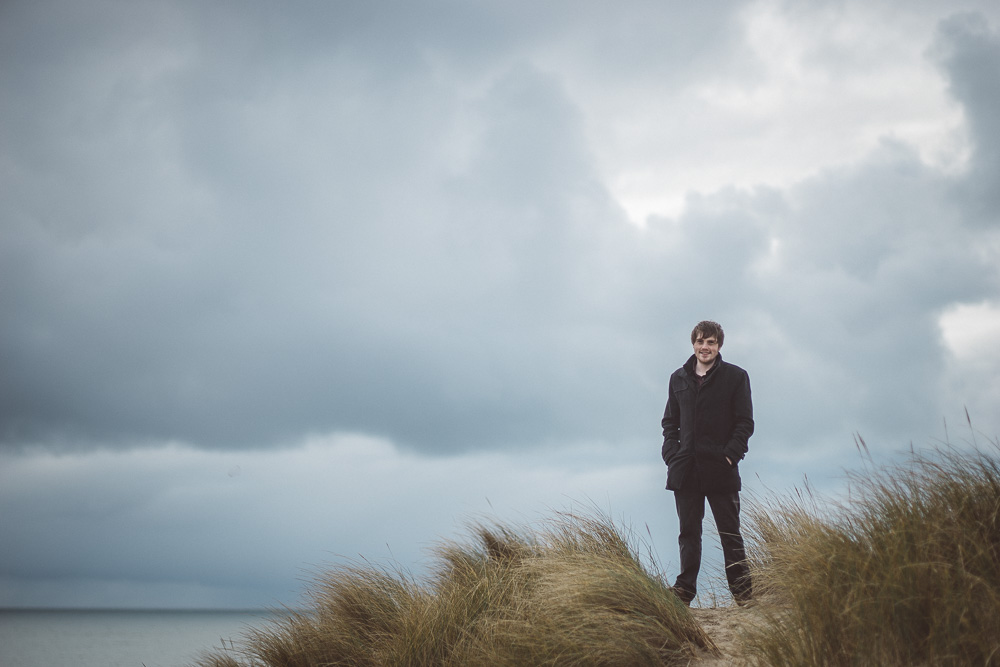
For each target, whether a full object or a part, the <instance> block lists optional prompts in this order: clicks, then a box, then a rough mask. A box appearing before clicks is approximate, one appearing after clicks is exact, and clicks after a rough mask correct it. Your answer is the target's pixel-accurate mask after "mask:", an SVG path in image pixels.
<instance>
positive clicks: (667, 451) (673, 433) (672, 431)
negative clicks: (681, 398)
mask: <svg viewBox="0 0 1000 667" xmlns="http://www.w3.org/2000/svg"><path fill="white" fill-rule="evenodd" d="M680 417H681V415H680V406H679V405H678V404H677V398H676V396H674V379H673V378H670V389H669V390H668V392H667V407H666V408H665V409H664V411H663V419H662V420H661V421H660V425H661V426H662V427H663V447H662V449H661V450H660V455H661V456H662V457H663V462H664V463H666V464H667V465H670V461H671V459H673V457H674V456H675V455H676V454H677V451H678V450H679V449H680V447H681V442H680V433H681V428H680V427H681V420H680Z"/></svg>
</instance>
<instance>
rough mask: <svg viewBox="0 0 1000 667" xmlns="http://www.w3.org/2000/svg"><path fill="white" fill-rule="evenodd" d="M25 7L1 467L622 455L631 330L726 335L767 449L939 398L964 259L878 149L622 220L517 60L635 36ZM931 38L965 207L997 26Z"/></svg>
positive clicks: (977, 160) (555, 110)
mask: <svg viewBox="0 0 1000 667" xmlns="http://www.w3.org/2000/svg"><path fill="white" fill-rule="evenodd" d="M54 7H55V6H47V5H40V6H39V8H35V9H29V8H28V6H25V5H15V6H13V7H12V8H9V9H7V10H5V11H7V12H9V13H10V14H12V15H14V16H15V18H19V19H20V21H21V22H22V25H23V24H24V22H27V23H31V24H32V25H33V26H34V30H36V31H40V32H41V35H42V37H41V41H42V42H45V43H49V42H51V48H50V49H45V50H43V51H40V52H39V51H38V47H37V46H36V44H37V40H29V39H28V38H27V37H25V36H19V35H18V34H14V31H13V29H12V28H7V31H6V39H5V42H6V43H8V44H10V45H12V46H10V47H8V51H7V54H8V55H7V56H6V58H7V59H8V61H9V62H15V63H16V64H17V66H16V67H10V68H4V71H5V74H3V78H2V81H3V86H4V88H5V89H6V90H9V91H12V93H13V94H11V95H4V102H2V104H3V106H2V109H3V114H4V117H5V121H9V122H5V123H4V124H3V126H4V129H3V130H2V131H3V139H4V145H5V146H7V148H6V149H5V157H4V165H5V168H4V172H3V173H4V176H3V178H4V181H5V185H6V187H5V190H6V191H7V192H10V193H12V194H11V195H10V196H8V197H5V198H4V202H3V204H2V207H3V208H2V210H0V213H2V216H3V220H4V236H3V244H2V248H0V253H2V257H0V259H2V268H0V272H2V273H0V280H2V282H3V285H4V288H3V293H2V308H3V321H2V324H0V327H2V332H0V334H2V335H0V338H2V342H0V361H2V364H3V368H4V372H3V374H2V375H3V377H2V379H0V415H2V416H0V436H2V438H3V441H4V442H5V443H7V444H8V445H10V444H15V445H16V444H27V443H32V442H48V443H54V444H58V443H67V446H68V445H69V444H70V443H72V444H74V446H75V445H76V444H79V443H84V442H91V443H93V444H95V445H96V444H98V443H104V444H109V443H122V444H126V443H127V444H135V443H141V442H144V441H163V440H171V439H177V440H183V441H188V442H191V443H194V444H196V445H198V446H204V447H219V446H221V447H239V446H260V445H268V444H272V443H275V442H286V443H287V442H293V441H295V440H296V439H298V438H300V437H301V436H302V435H303V434H305V433H310V432H323V431H330V430H337V429H340V430H354V431H361V432H367V433H373V434H379V435H383V436H386V437H390V438H392V439H393V440H394V441H397V442H400V443H404V444H409V445H413V446H417V447H420V448H422V449H425V450H428V451H440V450H455V449H462V448H477V447H482V446H508V445H527V444H533V443H538V442H552V441H559V442H569V441H573V440H575V439H580V438H586V439H593V440H607V441H613V440H615V439H618V438H646V437H655V431H656V427H655V421H656V420H655V418H654V419H652V420H651V419H650V416H649V415H650V414H653V415H655V414H656V413H657V412H658V411H659V410H660V409H662V405H661V404H660V403H661V402H662V394H663V386H662V383H663V381H664V378H665V377H666V375H667V374H668V371H669V368H667V367H664V364H666V365H670V364H674V363H675V362H679V361H681V360H682V359H677V360H674V359H673V358H671V359H670V360H669V361H664V357H665V355H664V352H663V347H664V341H667V340H675V341H678V347H680V348H681V349H682V350H683V348H684V341H685V339H686V336H687V332H688V330H689V329H690V326H691V323H692V322H694V321H697V320H698V319H701V318H702V317H705V316H711V317H714V318H716V319H719V320H722V321H725V322H727V323H728V325H729V326H730V329H731V330H732V331H740V332H741V333H742V335H744V336H746V340H747V343H746V344H745V345H744V346H743V347H742V348H740V347H738V343H736V342H735V341H737V340H738V338H733V339H732V340H733V341H734V342H733V343H731V347H730V348H729V349H730V350H733V351H734V352H735V353H737V354H743V355H745V357H746V359H745V363H746V364H747V365H756V366H760V367H763V369H764V370H763V371H762V372H761V373H760V381H761V382H762V383H763V386H764V387H765V388H766V389H768V392H766V393H765V394H764V395H765V396H767V395H770V396H775V395H776V394H777V395H780V393H781V392H780V388H781V387H782V385H783V382H782V380H781V379H780V378H781V377H786V376H794V377H803V382H804V383H805V385H806V387H807V390H806V391H804V392H796V393H797V395H798V396H797V400H799V401H800V405H799V406H798V409H797V410H796V411H795V412H796V414H801V415H809V416H810V417H808V418H807V417H805V416H803V417H801V418H799V419H789V420H787V423H788V424H795V423H800V426H798V427H795V428H792V426H789V427H788V428H789V429H790V430H789V432H788V434H787V435H783V436H781V435H779V434H777V433H776V434H775V436H776V438H777V439H779V440H787V441H792V440H795V439H797V438H799V437H802V436H804V435H805V431H806V427H805V424H806V422H807V421H810V420H813V421H819V422H821V423H824V424H827V426H828V427H829V428H830V429H832V431H834V432H838V431H840V430H847V431H849V430H852V429H855V428H861V427H871V428H875V427H876V425H877V424H879V423H883V422H885V423H889V421H891V423H892V424H893V425H894V427H901V426H903V425H904V424H905V422H906V420H907V419H910V418H912V417H914V416H915V415H922V414H934V413H935V412H937V411H940V409H941V405H940V401H941V397H940V396H938V395H937V394H936V393H935V391H936V390H935V388H934V387H935V378H936V376H937V374H938V373H939V371H940V365H941V363H942V362H941V344H940V341H939V332H938V330H937V317H938V316H939V315H940V313H941V311H942V309H943V308H944V307H945V306H946V305H948V304H950V303H952V302H956V301H976V300H981V299H983V298H986V297H988V296H989V295H990V294H991V292H990V290H991V289H992V288H994V287H995V269H993V268H991V267H992V265H991V263H990V262H989V259H990V258H989V257H981V258H979V259H975V258H973V259H972V260H971V261H970V260H969V258H968V257H967V256H966V254H965V253H964V251H963V248H966V247H968V245H969V244H970V243H975V235H974V232H973V231H970V229H969V228H968V227H967V226H966V225H965V224H964V223H963V221H962V220H961V209H960V207H955V206H954V205H952V204H949V203H948V200H947V197H946V196H945V192H946V190H947V188H948V184H949V183H950V182H951V181H949V180H948V179H947V178H945V177H944V176H942V175H941V174H939V173H937V172H935V171H934V170H932V169H930V168H929V167H926V166H924V165H923V164H922V163H921V162H920V160H919V159H918V157H917V156H916V154H915V153H914V152H913V151H911V150H910V149H909V148H908V147H906V146H905V145H901V144H899V143H898V142H897V143H893V142H891V141H888V142H887V143H886V144H885V146H884V147H883V148H882V149H881V150H880V151H879V152H877V153H876V154H874V155H872V156H871V157H870V158H869V159H868V160H867V161H865V162H863V163H860V164H857V165H853V166H849V167H842V168H840V169H839V170H832V171H829V172H825V173H822V174H820V175H817V176H815V177H814V178H812V179H809V180H808V181H805V182H803V183H801V184H800V185H798V186H796V187H794V188H790V189H787V190H778V189H773V188H772V189H760V190H753V191H737V190H733V189H725V190H722V191H719V192H716V193H706V194H700V195H695V194H692V195H691V196H690V197H689V200H688V207H687V209H686V211H685V213H684V214H683V215H682V216H680V217H679V218H677V219H671V220H666V219H663V220H659V221H655V220H654V221H653V222H652V223H651V225H650V227H649V228H647V229H644V230H640V229H636V228H634V227H633V226H631V225H630V224H628V223H627V221H626V219H625V216H624V214H623V212H622V211H621V210H620V208H619V207H618V205H617V203H616V202H615V201H614V200H613V198H612V197H611V196H610V195H609V193H608V191H607V190H606V188H605V186H604V185H603V183H602V180H601V178H600V176H599V174H598V173H597V170H596V168H595V166H594V164H595V160H594V158H593V156H592V155H590V154H589V152H588V149H587V136H586V132H585V129H584V127H583V122H582V118H581V116H580V111H579V107H578V103H577V102H576V101H575V100H574V99H573V98H572V96H571V95H570V93H569V92H568V90H567V89H566V87H565V86H564V84H563V81H562V79H561V78H560V76H559V74H558V73H556V72H551V71H547V70H545V69H543V68H541V67H539V66H538V65H537V64H535V63H534V62H532V59H531V57H530V54H531V53H532V51H531V48H539V49H541V47H540V46H538V43H540V41H541V40H540V38H539V35H541V34H543V33H544V31H545V30H549V31H555V35H556V37H555V40H556V41H561V42H562V43H569V44H574V45H577V48H578V49H579V52H580V53H582V54H583V55H582V56H581V59H582V61H583V62H589V61H591V60H593V61H594V62H596V61H597V60H599V59H600V58H599V56H600V54H602V53H605V52H607V51H609V50H610V51H613V53H614V55H613V56H611V58H612V60H614V59H615V58H618V59H624V60H625V61H629V62H633V61H635V62H637V61H638V60H639V59H640V58H639V53H640V52H643V53H645V52H647V50H648V51H649V52H650V53H652V54H659V56H651V58H650V62H651V63H652V64H651V67H652V69H653V70H656V67H657V65H656V62H658V61H657V59H656V58H657V57H662V58H663V62H664V63H675V62H676V60H675V58H676V53H675V51H676V49H677V48H678V47H677V44H676V43H675V42H673V41H671V40H669V39H665V40H664V41H663V50H662V51H657V48H658V43H657V41H656V39H655V34H656V31H655V30H654V29H652V28H648V29H647V30H646V31H644V30H642V29H641V28H639V27H638V26H639V24H640V23H642V22H641V21H638V19H636V18H635V16H647V14H643V13H637V14H634V15H628V16H629V17H630V18H628V19H627V20H626V19H625V18H623V17H624V16H625V15H618V14H614V15H613V16H609V17H608V22H609V24H610V25H617V26H618V28H619V29H620V33H618V34H620V37H618V38H617V40H618V41H614V43H615V44H617V43H622V44H628V45H631V46H630V47H629V48H631V49H634V51H630V50H629V49H628V48H627V49H625V50H623V51H615V50H613V49H610V47H608V45H607V40H609V39H611V40H615V38H614V37H613V35H615V34H616V33H615V32H614V31H612V32H611V33H604V32H600V31H598V32H593V31H591V32H587V31H586V30H584V29H583V27H582V26H583V25H584V24H585V23H586V21H583V20H582V19H579V21H578V22H576V21H573V20H570V21H569V22H568V23H567V27H565V28H554V27H553V26H556V25H559V23H560V22H559V18H560V16H561V14H560V13H559V12H557V11H556V10H555V9H552V8H551V7H546V8H544V9H539V10H538V12H540V15H539V16H538V18H539V23H537V24H536V23H532V22H528V23H527V24H524V25H522V22H520V21H517V20H515V19H516V18H517V15H516V12H515V11H514V10H500V9H495V8H494V9H493V10H489V11H487V10H485V9H482V8H480V9H476V8H475V7H470V8H458V7H452V6H450V5H435V4H431V5H426V6H422V8H421V9H419V10H418V9H415V8H413V7H399V8H392V11H390V8H389V7H388V5H384V4H378V3H374V4H364V5H362V4H360V3H359V4H357V5H354V4H346V5H345V4H336V5H316V6H313V8H312V10H311V11H308V12H304V13H300V14H295V15H291V14H289V15H286V14H284V13H281V12H274V11H273V10H271V9H268V8H267V6H266V5H253V6H250V7H249V8H248V10H247V11H245V12H244V11H240V12H234V11H231V8H228V7H227V6H226V5H214V6H212V7H208V8H203V9H202V8H200V5H199V6H198V7H199V8H196V7H195V6H194V5H184V4H178V5H160V4H154V5H143V4H138V5H134V6H130V8H129V9H128V10H123V11H120V12H119V11H110V12H106V13H109V15H110V21H108V22H103V21H97V20H93V19H91V20H85V19H86V18H87V17H84V16H81V15H79V14H73V13H69V14H61V13H60V12H56V11H54V9H53V8H54ZM463 7H464V5H463ZM47 8H48V9H47ZM564 9H565V8H564ZM647 9H648V8H647ZM196 10H197V13H195V12H196ZM590 11H591V12H596V14H597V15H601V14H602V12H603V11H604V10H600V9H594V8H591V10H590ZM649 11H652V12H654V13H652V14H648V17H650V18H654V17H655V18H660V19H662V18H664V17H663V16H662V15H659V14H656V13H655V12H656V11H660V10H654V9H649ZM47 13H48V14H52V15H51V16H49V15H47ZM19 14H20V15H22V16H19V17H18V16H17V15H19ZM710 15H711V14H710V13H705V12H702V11H700V10H699V11H697V12H694V13H692V14H691V16H690V17H689V18H690V19H691V21H692V22H693V23H692V25H698V26H701V27H702V29H703V31H704V34H706V35H709V36H710V39H709V41H710V42H712V39H717V40H719V41H716V42H713V46H714V47H716V48H715V49H714V50H713V49H709V48H708V47H705V50H704V54H707V53H709V52H713V53H718V52H720V51H722V52H724V51H725V49H726V48H727V47H726V46H725V45H727V43H728V42H727V41H726V40H729V39H731V38H732V34H731V30H732V25H733V24H732V22H731V20H728V21H726V20H724V21H719V22H717V23H713V22H712V21H711V20H709V17H710ZM587 16H590V19H589V20H592V19H593V16H592V15H591V14H589V13H588V14H587ZM652 23H655V21H652ZM663 23H665V24H669V25H668V27H667V28H665V30H666V32H667V33H668V34H669V33H671V32H672V31H674V30H677V29H679V28H675V27H674V26H675V23H671V22H668V21H663ZM8 25H9V24H8ZM470 26H471V27H470ZM525 26H527V27H525ZM713 26H714V27H713ZM632 28H635V30H637V31H638V32H637V33H635V32H632ZM471 34H475V35H477V37H476V38H475V39H473V38H471V37H470V35H471ZM608 34H610V35H612V36H611V37H609V36H607V35H608ZM634 34H638V35H639V36H640V39H639V41H638V42H634V41H633V40H631V39H629V37H630V36H632V35H634ZM35 35H36V36H37V33H35ZM62 35H68V36H69V39H60V36H62ZM596 35H603V36H601V37H597V36H596ZM550 38H551V37H550ZM940 42H941V44H939V45H938V48H939V49H941V50H942V51H943V52H944V53H945V54H946V55H945V56H942V58H943V62H944V63H945V72H946V73H947V75H948V77H949V80H950V81H951V82H952V87H953V91H954V93H955V95H956V96H957V98H958V100H959V101H960V102H961V103H963V105H964V106H965V108H966V110H967V114H968V117H969V118H970V119H971V120H972V131H973V138H974V139H975V141H976V144H975V152H974V157H973V160H972V163H971V170H970V172H969V174H968V176H967V177H966V181H965V182H966V183H968V184H969V187H970V188H973V189H974V190H976V192H978V193H979V195H978V196H980V197H981V198H982V199H981V200H982V201H983V202H988V200H987V199H986V197H988V196H991V195H990V193H991V192H992V190H990V189H989V188H986V187H985V185H984V184H985V183H988V182H989V179H990V178H991V176H990V174H991V173H993V172H992V171H991V170H993V171H995V167H996V165H995V164H994V162H996V160H995V159H994V158H995V155H994V154H995V153H996V151H995V150H994V147H993V144H994V143H995V139H992V138H991V137H992V136H993V134H995V133H990V132H989V131H988V130H989V127H990V126H991V125H990V123H993V122H994V121H992V120H990V119H992V118H995V117H997V114H996V113H995V107H996V97H995V96H991V95H990V94H988V93H983V92H982V88H983V87H982V86H979V85H976V82H977V81H987V80H988V76H987V74H988V72H990V71H992V70H991V69H990V68H991V67H995V63H994V62H993V61H994V60H995V59H996V58H995V53H996V42H997V40H996V36H995V34H994V33H992V32H990V31H989V29H988V28H987V27H984V25H983V22H982V21H981V20H979V19H974V18H969V17H964V18H954V19H951V20H949V21H948V22H946V23H945V24H943V27H942V30H941V37H940ZM636 44H640V45H641V44H644V45H645V46H644V47H642V48H640V47H638V46H636ZM579 45H583V46H579ZM720 45H721V46H722V47H723V48H720ZM529 47H531V48H529ZM732 48H736V47H732ZM692 51H697V50H696V49H692ZM526 54H529V55H526ZM704 54H702V55H704ZM693 55H694V56H695V60H696V61H697V60H698V55H699V54H697V53H694V54H693ZM36 56H37V57H36ZM704 57H706V58H707V57H708V56H704ZM557 60H558V59H555V60H552V62H556V61H557ZM664 66H665V67H666V65H664ZM608 67H611V66H610V65H608ZM616 67H617V66H616ZM626 69H627V68H626ZM664 74H665V75H666V73H665V72H664ZM597 76H598V77H599V76H600V73H599V72H598V74H597ZM628 76H631V75H626V77H628ZM677 76H683V75H680V74H678V75H677ZM687 76H690V74H687ZM667 80H669V77H668V79H667ZM675 80H677V79H675ZM706 140H707V139H706ZM977 184H978V185H977ZM976 188H978V189H976ZM755 328H757V329H758V331H760V330H763V331H767V332H769V333H770V335H771V338H768V337H766V336H764V335H763V334H760V333H759V332H758V334H756V335H755V334H754V333H752V331H753V329H755ZM900 332H905V335H906V342H905V343H903V344H898V345H895V346H893V347H892V348H891V349H889V350H888V351H883V352H882V353H881V354H879V355H877V356H876V358H875V359H873V360H870V361H869V362H867V363H859V362H858V355H859V352H860V351H862V350H864V349H865V347H866V345H867V344H868V342H869V341H870V340H872V337H873V336H876V337H878V338H879V339H881V340H884V339H885V338H886V337H891V336H898V335H899V333H900ZM750 341H752V342H750ZM776 348H777V349H776ZM674 349H676V348H674ZM727 351H728V350H727ZM775 356H777V357H778V360H777V361H776V362H775V361H773V357H775ZM872 364H873V365H872ZM890 369H891V371H890ZM831 395H832V396H831ZM900 397H903V399H905V400H899V398H900ZM766 400H767V399H765V402H764V403H763V404H762V409H763V410H764V413H765V414H767V412H768V404H767V403H766ZM887 405H905V406H907V407H905V408H893V407H887ZM895 411H898V414H896V415H895V416H894V417H893V416H892V415H893V413H894V412H895ZM778 412H779V409H778V408H777V407H775V408H773V409H772V413H773V414H775V415H777V413H778ZM886 415H889V416H888V417H886ZM887 420H888V421H887ZM886 430H887V431H889V432H894V431H893V429H892V428H888V427H887V429H886ZM651 433H652V434H653V436H650V434H651Z"/></svg>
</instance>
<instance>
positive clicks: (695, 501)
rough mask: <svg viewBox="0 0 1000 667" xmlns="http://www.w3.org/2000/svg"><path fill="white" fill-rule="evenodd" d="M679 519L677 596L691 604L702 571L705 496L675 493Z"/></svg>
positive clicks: (675, 583)
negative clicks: (702, 530)
mask: <svg viewBox="0 0 1000 667" xmlns="http://www.w3.org/2000/svg"><path fill="white" fill-rule="evenodd" d="M674 503H675V504H676V505H677V519H678V522H679V523H680V535H679V536H678V538H677V544H678V545H679V546H680V555H681V572H680V574H678V575H677V580H676V581H675V582H674V589H675V590H676V591H677V595H678V596H680V598H681V600H683V601H684V602H685V603H690V602H691V600H693V599H694V596H695V595H696V594H697V593H698V570H700V569H701V522H702V519H704V518H705V495H704V494H702V493H685V492H683V491H674Z"/></svg>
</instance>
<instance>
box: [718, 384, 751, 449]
mask: <svg viewBox="0 0 1000 667" xmlns="http://www.w3.org/2000/svg"><path fill="white" fill-rule="evenodd" d="M741 370H742V369H741ZM732 414H733V432H732V435H730V436H729V442H727V443H726V446H725V448H724V449H723V453H724V454H725V456H727V457H728V458H729V460H730V461H732V462H733V464H734V465H735V464H736V463H737V462H738V461H740V460H741V459H743V457H744V456H746V453H747V451H748V449H749V445H748V444H747V443H748V441H749V440H750V436H751V435H753V401H752V399H751V398H750V376H749V375H748V374H747V372H746V371H742V373H741V377H740V379H739V381H738V382H737V383H736V387H735V389H734V391H733V397H732Z"/></svg>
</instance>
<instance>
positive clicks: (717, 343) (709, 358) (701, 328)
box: [691, 322, 725, 375]
mask: <svg viewBox="0 0 1000 667" xmlns="http://www.w3.org/2000/svg"><path fill="white" fill-rule="evenodd" d="M724 336H725V333H723V331H722V327H720V326H719V325H718V324H717V323H715V322H699V323H698V325H697V326H696V327H695V328H694V331H692V332H691V345H692V347H694V356H695V359H697V360H698V368H699V369H700V370H703V371H704V370H706V369H708V368H710V367H711V366H712V364H714V363H715V360H716V359H717V358H718V356H719V348H721V347H722V339H723V337H724ZM700 374H701V373H699V375H700Z"/></svg>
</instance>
